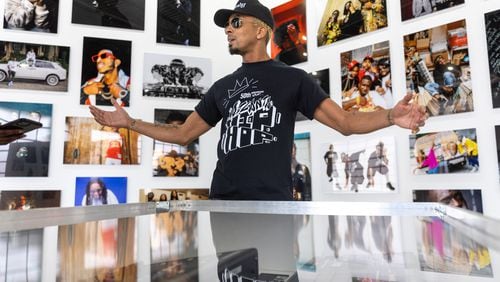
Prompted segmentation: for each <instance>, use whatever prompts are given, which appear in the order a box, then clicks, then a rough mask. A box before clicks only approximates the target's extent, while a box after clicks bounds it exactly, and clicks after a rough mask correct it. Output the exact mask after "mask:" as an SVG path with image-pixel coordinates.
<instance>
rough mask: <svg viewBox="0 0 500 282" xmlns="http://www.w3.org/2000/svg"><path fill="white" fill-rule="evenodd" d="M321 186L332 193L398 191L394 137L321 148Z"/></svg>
mask: <svg viewBox="0 0 500 282" xmlns="http://www.w3.org/2000/svg"><path fill="white" fill-rule="evenodd" d="M321 154H322V155H323V160H322V162H321V163H322V166H321V170H322V171H324V172H325V173H324V174H323V173H322V175H323V176H322V177H321V184H322V185H321V186H322V187H325V188H327V191H326V192H328V193H332V192H333V193H388V192H392V193H394V192H395V191H396V188H397V183H398V180H397V166H396V143H395V140H394V137H381V138H377V139H372V140H366V141H352V142H348V143H330V144H328V143H327V144H323V145H322V146H321Z"/></svg>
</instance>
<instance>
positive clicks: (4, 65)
mask: <svg viewBox="0 0 500 282" xmlns="http://www.w3.org/2000/svg"><path fill="white" fill-rule="evenodd" d="M68 70H69V47H65V46H53V45H42V44H37V43H22V42H8V41H0V88H6V89H23V90H36V91H62V92H65V91H68V81H67V78H68Z"/></svg>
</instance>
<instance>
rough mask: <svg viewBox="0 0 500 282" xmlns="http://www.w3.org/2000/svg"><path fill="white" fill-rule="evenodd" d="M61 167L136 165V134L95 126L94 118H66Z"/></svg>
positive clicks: (137, 150) (137, 151)
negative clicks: (73, 165) (75, 165)
mask: <svg viewBox="0 0 500 282" xmlns="http://www.w3.org/2000/svg"><path fill="white" fill-rule="evenodd" d="M65 130H66V139H65V141H64V157H63V163H64V164H80V165H81V164H90V165H136V164H139V163H140V161H141V160H140V150H141V144H140V138H139V134H138V133H137V132H135V131H133V130H128V129H126V128H113V127H108V126H102V125H100V124H98V123H97V122H96V121H95V119H94V118H87V117H66V129H65Z"/></svg>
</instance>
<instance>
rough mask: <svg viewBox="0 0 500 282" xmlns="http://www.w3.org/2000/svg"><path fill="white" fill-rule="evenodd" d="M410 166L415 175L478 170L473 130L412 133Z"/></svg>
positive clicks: (474, 131) (477, 154) (477, 155)
mask: <svg viewBox="0 0 500 282" xmlns="http://www.w3.org/2000/svg"><path fill="white" fill-rule="evenodd" d="M410 167H411V171H412V172H413V174H415V175H422V174H442V173H473V172H477V171H478V170H479V152H478V146H477V135H476V129H461V130H449V131H441V132H430V133H422V134H416V135H411V136H410Z"/></svg>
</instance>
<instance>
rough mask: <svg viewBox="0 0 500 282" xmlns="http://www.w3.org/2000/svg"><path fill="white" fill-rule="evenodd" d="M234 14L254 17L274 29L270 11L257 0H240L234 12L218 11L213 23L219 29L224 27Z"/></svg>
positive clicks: (227, 10)
mask: <svg viewBox="0 0 500 282" xmlns="http://www.w3.org/2000/svg"><path fill="white" fill-rule="evenodd" d="M235 13H238V14H242V15H248V16H252V17H256V18H257V19H259V20H261V21H263V22H264V23H266V24H267V25H268V26H269V27H271V28H272V29H274V19H273V15H272V14H271V11H270V10H269V9H268V8H267V7H266V6H264V5H262V4H261V3H260V2H259V1H257V0H240V1H238V3H236V6H235V7H234V10H229V9H220V10H218V11H217V12H216V13H215V15H214V22H215V24H216V25H218V26H220V27H225V26H226V23H227V20H228V19H229V17H230V16H231V15H232V14H235Z"/></svg>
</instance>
